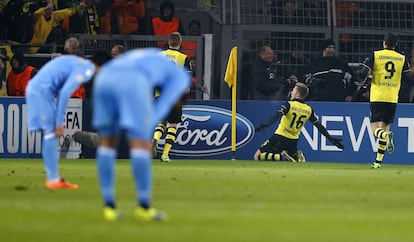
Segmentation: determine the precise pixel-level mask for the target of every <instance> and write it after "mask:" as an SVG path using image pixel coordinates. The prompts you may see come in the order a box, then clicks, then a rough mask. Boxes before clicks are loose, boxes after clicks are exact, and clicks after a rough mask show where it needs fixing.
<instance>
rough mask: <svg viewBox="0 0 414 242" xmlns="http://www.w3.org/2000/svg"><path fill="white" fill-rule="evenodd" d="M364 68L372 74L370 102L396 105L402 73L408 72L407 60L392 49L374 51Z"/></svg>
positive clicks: (365, 62)
mask: <svg viewBox="0 0 414 242" xmlns="http://www.w3.org/2000/svg"><path fill="white" fill-rule="evenodd" d="M363 65H364V66H366V67H367V68H369V70H370V71H371V73H372V81H371V90H370V102H388V103H397V102H398V93H399V91H400V87H401V79H402V76H403V73H404V72H407V71H410V66H409V64H408V62H407V58H406V57H405V56H404V55H403V54H400V53H398V52H397V51H395V50H392V49H384V50H378V51H374V52H373V53H372V55H371V57H368V58H367V59H366V60H365V61H364V63H363Z"/></svg>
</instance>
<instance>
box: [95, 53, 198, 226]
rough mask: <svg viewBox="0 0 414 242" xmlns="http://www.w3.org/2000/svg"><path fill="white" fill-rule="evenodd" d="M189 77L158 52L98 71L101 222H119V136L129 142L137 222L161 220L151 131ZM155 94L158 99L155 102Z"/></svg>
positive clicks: (122, 60) (114, 62) (136, 55)
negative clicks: (155, 204)
mask: <svg viewBox="0 0 414 242" xmlns="http://www.w3.org/2000/svg"><path fill="white" fill-rule="evenodd" d="M190 82H191V81H190V76H189V74H188V73H187V72H186V71H185V70H184V69H183V68H182V67H179V66H177V65H176V64H175V63H174V62H172V61H171V60H169V59H167V58H166V57H164V56H162V55H161V54H160V50H158V49H141V50H131V51H128V52H125V53H124V54H122V55H120V56H119V57H117V58H114V59H113V60H112V61H110V62H109V63H107V64H106V65H105V66H103V67H102V69H101V71H100V72H99V73H98V75H97V76H96V79H95V82H94V87H93V104H94V112H93V126H94V128H96V130H97V131H98V134H99V136H100V137H101V138H100V144H99V146H98V149H97V154H96V159H97V166H98V177H99V182H100V187H101V192H102V198H103V202H104V218H105V219H106V220H108V221H115V220H119V219H120V218H121V217H122V215H121V213H120V212H119V211H117V209H116V204H115V184H114V183H115V171H114V166H115V159H116V157H117V146H118V141H119V136H120V132H121V130H124V131H125V132H126V133H125V134H126V137H127V139H128V145H129V149H130V153H129V154H130V159H131V167H132V174H133V177H134V180H135V184H136V186H135V187H136V199H137V208H136V209H135V211H134V216H135V218H136V219H139V220H144V221H151V220H163V219H164V217H165V216H164V214H163V213H162V212H159V211H158V210H157V209H155V208H154V207H152V206H151V199H152V171H151V151H152V147H151V145H152V142H151V141H152V140H151V135H152V130H153V129H154V127H155V126H156V125H157V124H158V123H159V122H161V121H162V120H163V119H164V117H165V116H166V114H168V112H169V111H170V109H171V107H172V106H173V104H174V103H175V102H176V101H177V100H178V99H179V98H180V97H181V96H182V95H183V93H184V92H185V91H186V90H187V88H188V87H189V85H190ZM155 88H160V89H161V90H162V91H161V94H160V96H159V97H158V98H157V99H156V100H155V101H154V100H153V93H154V89H155Z"/></svg>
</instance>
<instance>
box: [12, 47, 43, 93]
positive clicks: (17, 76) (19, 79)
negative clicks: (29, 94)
mask: <svg viewBox="0 0 414 242" xmlns="http://www.w3.org/2000/svg"><path fill="white" fill-rule="evenodd" d="M10 63H11V66H12V69H11V71H10V72H9V75H8V76H7V95H8V96H14V97H24V96H26V86H27V83H28V82H29V80H30V79H31V78H32V77H33V76H34V75H35V74H36V72H37V69H36V68H35V67H33V66H29V65H28V64H27V62H26V59H25V58H24V55H23V54H21V53H20V54H15V55H14V56H13V57H12V58H11V60H10Z"/></svg>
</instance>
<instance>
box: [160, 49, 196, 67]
mask: <svg viewBox="0 0 414 242" xmlns="http://www.w3.org/2000/svg"><path fill="white" fill-rule="evenodd" d="M161 54H162V55H165V56H166V57H168V58H169V59H171V60H172V61H174V62H175V63H177V65H179V66H182V67H185V68H187V69H189V67H190V63H189V61H188V58H187V55H186V54H184V53H182V52H181V51H179V50H174V49H167V50H164V51H162V52H161Z"/></svg>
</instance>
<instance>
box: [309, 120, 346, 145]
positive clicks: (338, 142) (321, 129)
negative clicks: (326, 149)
mask: <svg viewBox="0 0 414 242" xmlns="http://www.w3.org/2000/svg"><path fill="white" fill-rule="evenodd" d="M313 125H315V126H316V128H318V130H319V132H321V134H323V135H324V136H325V137H326V138H327V139H328V140H329V141H330V142H331V143H332V144H334V145H335V146H336V147H338V148H339V149H341V150H343V149H344V145H343V144H342V143H341V141H342V139H337V138H334V137H332V136H331V135H330V134H329V132H328V130H326V128H325V127H324V126H323V125H322V124H321V123H319V122H317V123H314V124H313Z"/></svg>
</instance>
